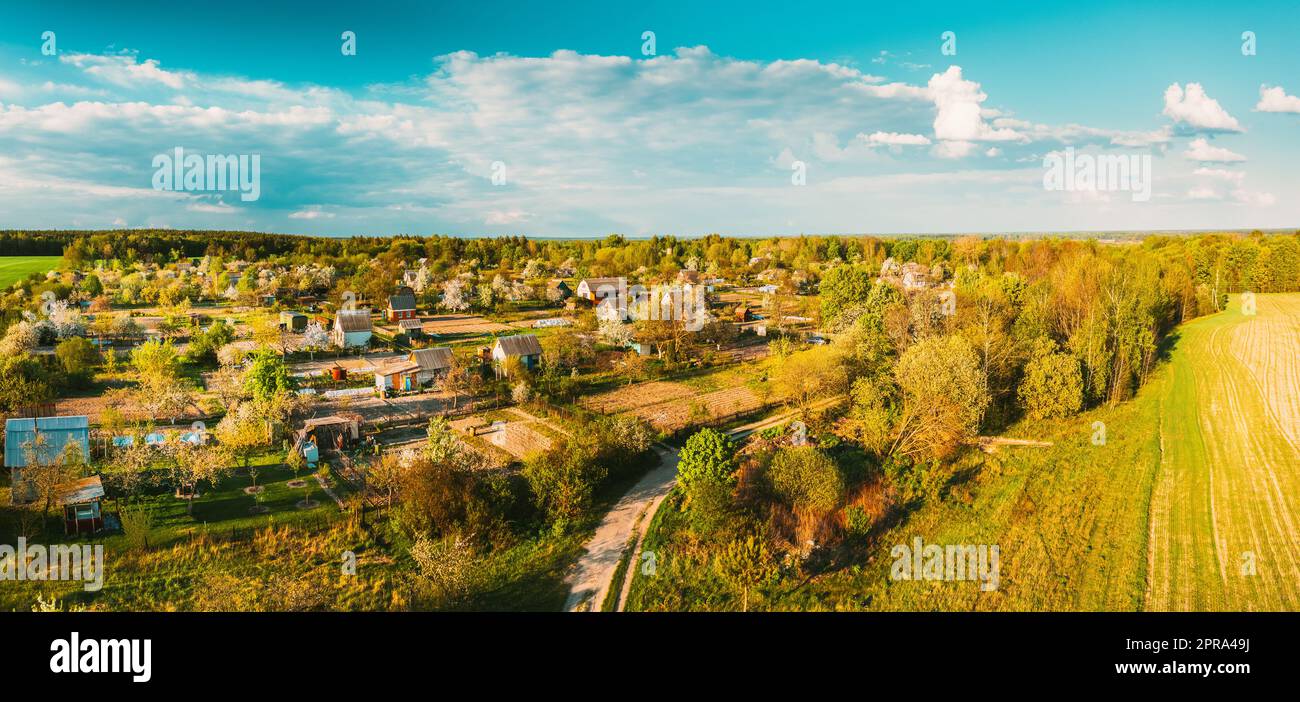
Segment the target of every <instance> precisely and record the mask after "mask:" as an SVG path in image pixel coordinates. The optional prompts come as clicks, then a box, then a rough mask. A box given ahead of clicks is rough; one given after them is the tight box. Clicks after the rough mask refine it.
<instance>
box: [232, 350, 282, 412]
mask: <svg viewBox="0 0 1300 702" xmlns="http://www.w3.org/2000/svg"><path fill="white" fill-rule="evenodd" d="M293 388H294V381H293V378H292V377H291V376H290V375H289V368H288V366H287V365H285V362H284V357H283V356H281V355H279V354H277V353H275V352H274V351H272V350H270V349H261V350H259V351H257V352H256V353H254V354H253V362H252V363H251V364H250V365H249V367H248V371H247V372H246V373H245V374H244V391H245V392H247V393H248V394H249V396H251V397H252V398H253V399H254V400H256V401H258V402H267V401H270V400H272V399H273V398H275V397H276V396H277V395H282V394H284V393H289V392H292V391H293Z"/></svg>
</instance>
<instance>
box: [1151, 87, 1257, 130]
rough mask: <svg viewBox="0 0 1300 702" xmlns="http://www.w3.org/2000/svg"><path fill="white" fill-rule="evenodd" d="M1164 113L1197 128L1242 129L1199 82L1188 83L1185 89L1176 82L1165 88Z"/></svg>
mask: <svg viewBox="0 0 1300 702" xmlns="http://www.w3.org/2000/svg"><path fill="white" fill-rule="evenodd" d="M1164 114H1165V116H1167V117H1169V118H1170V119H1172V120H1173V121H1175V122H1178V123H1180V124H1186V125H1188V126H1189V127H1192V128H1193V129H1197V130H1208V131H1220V132H1240V131H1244V130H1243V129H1242V128H1241V125H1240V124H1239V123H1238V122H1237V120H1236V118H1235V117H1233V116H1232V115H1230V114H1228V111H1227V110H1225V109H1223V107H1221V106H1220V105H1219V102H1218V100H1215V99H1214V98H1212V97H1210V96H1209V95H1206V94H1205V89H1204V88H1202V87H1201V84H1200V83H1188V84H1187V89H1186V90H1184V89H1183V87H1182V86H1181V85H1179V84H1178V83H1174V84H1173V85H1170V86H1169V87H1168V88H1166V89H1165V110H1164Z"/></svg>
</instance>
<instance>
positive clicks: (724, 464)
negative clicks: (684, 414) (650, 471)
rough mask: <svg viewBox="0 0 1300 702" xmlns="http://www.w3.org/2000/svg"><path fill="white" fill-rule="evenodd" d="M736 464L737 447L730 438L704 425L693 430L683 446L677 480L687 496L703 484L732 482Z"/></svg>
mask: <svg viewBox="0 0 1300 702" xmlns="http://www.w3.org/2000/svg"><path fill="white" fill-rule="evenodd" d="M736 467H737V466H736V447H735V444H733V443H732V441H731V439H729V438H728V437H727V436H726V435H725V434H723V433H722V432H720V431H718V430H716V429H711V428H704V429H701V430H699V431H697V432H695V433H694V434H692V435H691V437H690V438H689V439H687V440H686V445H685V446H683V447H682V451H681V454H680V455H679V462H678V464H677V482H678V484H679V485H681V486H682V489H683V490H684V491H685V492H686V495H687V497H688V498H689V497H690V496H691V494H692V493H694V492H695V491H696V490H697V489H698V488H700V487H701V486H703V485H706V484H713V485H722V486H726V487H731V486H733V485H735V484H736Z"/></svg>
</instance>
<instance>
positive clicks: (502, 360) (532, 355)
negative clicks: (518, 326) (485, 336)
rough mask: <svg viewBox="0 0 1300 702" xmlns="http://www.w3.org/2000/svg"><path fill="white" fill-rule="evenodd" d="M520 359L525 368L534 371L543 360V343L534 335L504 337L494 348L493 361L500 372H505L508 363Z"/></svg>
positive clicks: (498, 340) (499, 339)
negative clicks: (510, 360)
mask: <svg viewBox="0 0 1300 702" xmlns="http://www.w3.org/2000/svg"><path fill="white" fill-rule="evenodd" d="M510 358H518V359H519V362H520V363H522V364H523V365H524V367H525V368H527V369H529V370H532V369H534V368H536V367H537V364H538V363H540V362H541V360H542V343H541V342H540V341H538V340H537V337H536V336H534V335H532V334H517V335H515V336H503V337H500V338H498V339H497V342H496V344H494V345H493V346H492V360H493V361H496V364H497V368H498V370H499V372H504V370H505V364H506V361H507V360H508V359H510Z"/></svg>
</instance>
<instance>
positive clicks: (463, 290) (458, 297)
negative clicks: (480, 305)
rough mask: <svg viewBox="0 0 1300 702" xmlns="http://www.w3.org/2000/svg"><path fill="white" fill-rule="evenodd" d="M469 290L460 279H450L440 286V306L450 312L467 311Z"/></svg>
mask: <svg viewBox="0 0 1300 702" xmlns="http://www.w3.org/2000/svg"><path fill="white" fill-rule="evenodd" d="M469 300H470V290H469V288H468V286H466V285H465V281H464V280H462V279H461V278H452V279H451V280H448V281H447V282H445V283H443V284H442V306H443V307H445V308H447V309H448V310H451V311H452V312H464V311H465V310H467V309H469Z"/></svg>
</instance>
